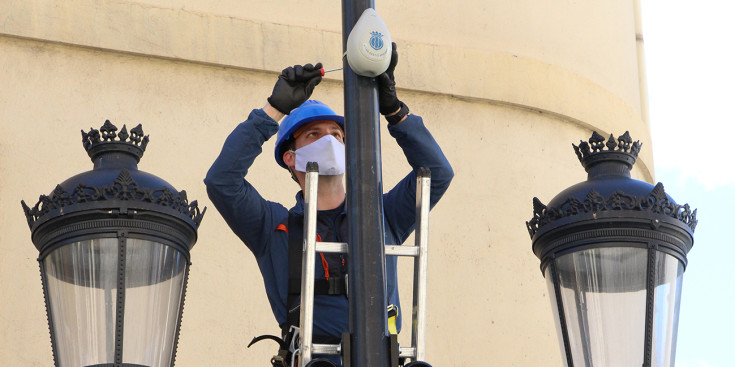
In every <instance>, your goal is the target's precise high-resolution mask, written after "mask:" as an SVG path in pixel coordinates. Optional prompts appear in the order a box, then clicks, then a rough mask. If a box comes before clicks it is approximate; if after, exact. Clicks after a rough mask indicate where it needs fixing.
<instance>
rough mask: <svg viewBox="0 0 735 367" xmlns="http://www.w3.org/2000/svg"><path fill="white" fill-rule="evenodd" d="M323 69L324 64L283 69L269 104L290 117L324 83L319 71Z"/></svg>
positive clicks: (269, 98)
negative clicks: (315, 88)
mask: <svg viewBox="0 0 735 367" xmlns="http://www.w3.org/2000/svg"><path fill="white" fill-rule="evenodd" d="M321 68H322V63H317V64H316V65H311V64H306V65H304V66H301V65H294V66H293V67H291V66H289V67H287V68H285V69H283V71H282V72H281V75H279V76H278V81H277V82H276V85H275V86H273V93H272V94H271V96H270V97H268V103H270V105H271V106H273V107H275V108H276V109H277V110H278V111H280V112H281V113H284V114H286V115H288V114H289V113H291V111H292V110H293V109H294V108H296V107H299V106H301V104H302V103H304V102H306V100H307V99H309V97H311V93H312V92H313V91H314V87H316V85H317V84H319V82H321V81H322V73H321V71H320V70H319V69H321Z"/></svg>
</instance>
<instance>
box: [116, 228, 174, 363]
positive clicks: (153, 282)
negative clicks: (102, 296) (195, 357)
mask: <svg viewBox="0 0 735 367" xmlns="http://www.w3.org/2000/svg"><path fill="white" fill-rule="evenodd" d="M125 263H126V268H127V270H126V272H125V274H126V279H125V286H126V292H125V331H124V342H123V360H124V361H125V362H127V363H135V364H139V365H144V366H152V367H154V366H170V365H171V362H172V358H173V352H174V348H175V347H176V346H175V343H176V331H177V324H178V322H179V315H180V312H181V300H182V296H183V291H184V282H185V281H186V279H185V274H186V267H187V266H188V265H187V260H186V258H185V257H184V255H183V254H182V253H181V252H179V251H178V250H176V249H174V248H173V247H170V246H166V245H163V244H160V243H156V242H152V241H146V240H140V239H133V238H130V239H128V241H127V253H126V261H125Z"/></svg>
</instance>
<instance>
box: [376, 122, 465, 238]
mask: <svg viewBox="0 0 735 367" xmlns="http://www.w3.org/2000/svg"><path fill="white" fill-rule="evenodd" d="M388 131H389V132H390V134H391V136H393V137H394V138H395V139H396V142H398V145H399V146H400V147H401V149H403V153H404V155H405V156H406V159H407V160H408V163H409V164H410V165H411V167H412V168H413V171H412V172H410V173H409V174H408V175H407V176H406V177H404V178H403V180H401V181H400V182H399V183H398V184H397V185H396V186H395V187H393V188H392V189H391V190H390V191H389V192H388V193H387V194H385V197H384V200H383V203H384V204H383V210H384V212H385V219H386V223H387V224H388V225H389V226H390V227H391V229H392V230H393V233H395V235H396V236H397V239H398V241H399V244H400V243H403V241H405V240H406V238H407V237H408V236H409V235H410V234H411V232H412V231H413V229H414V224H415V222H416V169H418V168H420V167H426V168H428V169H429V170H431V195H430V200H429V202H430V207H431V208H433V207H434V205H436V203H437V202H438V201H439V199H441V197H442V195H444V192H446V191H447V188H449V184H450V182H451V181H452V178H453V177H454V171H453V170H452V166H451V165H450V164H449V161H448V160H447V158H446V157H445V156H444V153H443V152H442V150H441V148H440V147H439V144H437V142H436V140H434V137H433V136H431V133H430V132H429V130H428V129H426V126H424V123H423V120H422V119H421V117H419V116H416V115H409V116H408V117H407V118H406V119H405V120H404V121H403V122H401V123H400V124H398V125H389V126H388Z"/></svg>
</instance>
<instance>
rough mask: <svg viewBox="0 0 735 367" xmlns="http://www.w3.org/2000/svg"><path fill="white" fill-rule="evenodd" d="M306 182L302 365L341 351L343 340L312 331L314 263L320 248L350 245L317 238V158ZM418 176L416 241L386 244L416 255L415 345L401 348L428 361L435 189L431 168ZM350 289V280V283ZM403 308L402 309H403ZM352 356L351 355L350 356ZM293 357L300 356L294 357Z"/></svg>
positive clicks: (388, 250)
mask: <svg viewBox="0 0 735 367" xmlns="http://www.w3.org/2000/svg"><path fill="white" fill-rule="evenodd" d="M306 171H307V172H306V186H305V190H304V191H305V192H304V203H305V205H306V210H305V215H304V228H305V230H304V241H303V243H304V248H303V257H302V263H301V269H302V274H301V310H300V312H301V314H300V325H299V328H300V330H299V334H298V341H299V348H298V350H297V351H295V352H294V356H296V355H298V357H299V358H298V360H299V366H306V365H307V364H308V363H309V362H310V361H311V360H312V355H314V354H321V355H340V354H341V352H342V350H341V345H340V344H314V343H313V342H312V334H313V328H314V272H315V269H314V263H315V260H316V252H317V251H318V252H322V253H344V254H347V252H348V246H347V243H344V242H317V241H316V216H317V210H316V208H317V201H316V198H317V188H318V185H319V168H318V165H317V164H316V163H315V162H309V163H308V164H307V168H306ZM416 173H417V175H416V176H417V177H416V225H415V228H416V231H415V240H416V241H415V245H389V246H385V255H386V256H410V257H413V258H414V268H413V269H414V276H413V312H412V315H411V318H412V320H411V321H412V322H411V324H412V325H413V328H412V332H411V346H410V347H401V348H399V357H400V358H407V359H410V360H411V361H424V360H425V356H426V281H427V271H428V265H429V261H428V242H429V195H430V191H431V172H430V171H429V169H428V168H424V167H421V168H419V169H418V170H417V171H416ZM348 293H349V283H348ZM399 312H400V310H399ZM348 358H349V357H348ZM292 360H296V358H293V359H292Z"/></svg>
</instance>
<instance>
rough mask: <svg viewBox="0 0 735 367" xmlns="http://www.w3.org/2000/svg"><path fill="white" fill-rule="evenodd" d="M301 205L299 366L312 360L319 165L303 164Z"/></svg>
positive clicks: (312, 163)
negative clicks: (302, 245)
mask: <svg viewBox="0 0 735 367" xmlns="http://www.w3.org/2000/svg"><path fill="white" fill-rule="evenodd" d="M305 186H306V187H305V190H304V191H305V193H304V203H305V204H306V211H305V213H304V241H303V244H304V248H303V257H302V260H301V310H300V319H299V320H300V325H299V327H300V331H299V339H300V343H299V351H300V355H301V359H300V364H301V365H306V364H308V363H309V362H310V361H311V358H312V347H313V346H312V336H313V335H312V334H313V330H314V271H315V270H314V262H315V259H316V215H317V214H316V212H317V211H316V207H317V188H318V186H319V165H318V164H317V163H315V162H309V163H307V164H306V183H305Z"/></svg>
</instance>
